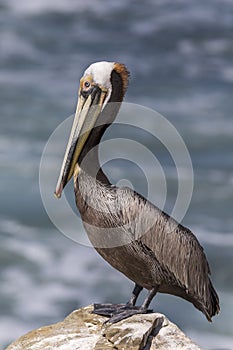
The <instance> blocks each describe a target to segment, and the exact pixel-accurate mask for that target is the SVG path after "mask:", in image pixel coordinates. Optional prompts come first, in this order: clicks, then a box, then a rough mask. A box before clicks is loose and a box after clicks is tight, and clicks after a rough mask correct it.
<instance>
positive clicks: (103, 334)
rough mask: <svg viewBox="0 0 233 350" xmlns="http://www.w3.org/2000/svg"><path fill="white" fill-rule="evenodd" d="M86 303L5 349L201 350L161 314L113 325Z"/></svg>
mask: <svg viewBox="0 0 233 350" xmlns="http://www.w3.org/2000/svg"><path fill="white" fill-rule="evenodd" d="M92 310H93V307H92V306H87V307H84V308H82V309H79V310H76V311H74V312H72V313H71V314H70V315H69V316H68V317H66V318H65V319H64V321H62V322H59V323H56V324H53V325H50V326H45V327H42V328H38V329H36V330H34V331H32V332H29V333H28V334H26V335H24V336H22V337H21V338H19V339H18V340H16V341H15V342H13V343H12V344H11V345H9V346H8V347H7V349H6V350H29V349H30V350H42V349H43V350H50V349H57V350H75V349H79V350H110V349H115V350H126V349H127V350H155V349H156V350H158V349H159V350H175V349H178V350H181V349H182V350H200V347H199V346H197V345H196V344H194V343H193V342H192V341H191V340H190V339H189V338H188V337H187V336H186V335H185V334H184V333H183V332H182V331H181V330H180V329H179V328H178V327H177V326H176V325H174V324H173V323H171V322H170V321H169V320H168V319H167V318H166V317H165V316H164V315H162V314H159V313H151V314H147V315H134V316H132V317H130V318H128V319H125V320H122V321H120V322H118V323H116V324H108V323H107V324H105V321H106V320H107V318H106V317H103V316H98V315H95V314H92V313H91V312H92Z"/></svg>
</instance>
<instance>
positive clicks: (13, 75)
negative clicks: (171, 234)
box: [0, 0, 233, 350]
mask: <svg viewBox="0 0 233 350" xmlns="http://www.w3.org/2000/svg"><path fill="white" fill-rule="evenodd" d="M0 29H1V30H0V105H1V128H0V194H1V195H0V240H1V244H0V349H4V348H5V347H6V345H7V344H9V343H10V342H11V341H13V340H14V339H16V338H17V337H19V336H20V335H22V334H24V333H25V332H27V331H29V330H31V329H33V328H36V327H39V326H42V325H46V324H49V323H52V322H57V321H59V320H61V319H62V318H63V317H65V316H66V315H67V314H68V313H69V312H71V311H72V310H74V309H75V308H78V307H81V306H84V305H87V304H90V303H93V302H124V301H126V300H127V299H128V297H129V295H130V291H131V289H132V283H131V282H130V281H128V280H127V279H126V278H125V277H124V276H123V275H121V274H120V273H119V272H117V271H115V270H113V269H112V268H111V267H110V266H108V265H107V263H105V261H103V260H102V259H101V258H100V257H99V256H98V254H97V253H96V252H95V251H94V249H92V248H91V247H87V246H85V245H84V244H77V243H75V242H74V241H73V240H71V239H69V238H68V237H66V236H65V235H64V234H62V233H61V232H60V231H59V230H58V229H57V228H56V227H55V226H54V225H53V223H52V222H51V220H50V218H49V216H48V215H47V212H46V210H45V208H44V206H43V202H42V199H41V195H40V188H39V170H40V161H41V156H42V152H43V149H44V147H45V145H46V143H47V141H48V139H49V137H50V135H51V134H52V133H53V132H54V130H55V129H56V128H57V127H58V126H59V125H60V123H61V122H63V121H64V120H65V119H66V118H67V117H68V116H70V115H71V114H73V112H74V110H75V105H76V99H77V89H78V84H79V78H80V77H81V75H82V72H83V71H84V69H85V68H86V67H87V66H88V65H89V64H90V63H92V62H95V61H99V60H110V61H119V62H123V63H125V64H126V65H127V67H128V68H129V70H130V72H131V79H130V85H129V89H128V92H127V95H126V101H127V102H130V103H136V104H140V105H143V106H145V107H149V108H152V109H154V110H156V111H158V112H159V113H161V114H162V115H163V116H165V117H166V118H167V120H168V121H170V122H171V123H172V124H173V125H174V127H175V128H176V129H177V130H178V132H179V134H180V135H181V136H182V138H183V140H184V142H185V144H186V146H187V148H188V150H189V153H190V156H191V160H192V164H193V172H194V189H193V195H192V199H191V203H190V206H189V208H188V211H187V213H186V215H185V217H184V218H183V224H185V225H187V226H188V227H190V228H191V229H192V231H193V232H194V233H195V234H196V236H197V237H198V239H199V240H200V242H201V244H202V245H203V247H204V249H205V252H206V254H207V257H208V260H209V262H210V266H211V270H212V280H213V283H214V285H215V287H216V289H217V291H218V293H219V297H220V304H221V313H220V315H219V316H217V317H215V318H214V319H213V323H212V324H209V323H208V322H207V321H206V320H205V318H204V317H203V315H202V314H201V313H200V312H198V311H197V310H196V309H194V308H193V306H192V305H190V304H188V303H187V302H185V301H183V300H178V298H174V297H172V296H166V295H158V296H157V297H156V298H155V300H154V301H153V303H152V306H153V308H154V309H156V310H158V311H160V312H162V313H165V314H166V315H167V316H168V317H169V318H170V319H171V320H172V321H173V322H175V323H176V324H177V325H178V326H180V327H181V328H182V329H183V330H184V331H185V332H186V333H187V334H188V335H189V336H190V337H191V338H192V339H194V340H195V341H196V342H197V343H198V344H199V345H201V346H202V347H203V348H204V349H211V350H217V349H219V350H220V349H228V350H230V349H233V268H232V266H233V216H232V211H233V155H232V150H233V116H232V110H233V99H232V96H233V65H232V62H233V36H232V33H233V1H231V0H222V1H219V0H218V1H217V0H206V1H205V2H204V1H200V0H190V1H185V0H178V1H175V2H174V1H172V0H163V1H162V0H158V1H152V0H146V1H144V2H141V3H140V2H136V1H133V0H131V1H130V0H126V1H123V0H118V1H111V2H106V1H103V0H102V1H101V0H91V1H90V0H85V1H83V0H76V1H73V0H67V1H64V0H59V1H58V0H56V1H54V0H52V1H49V2H48V1H44V0H35V1H31V2H29V1H26V0H22V1H20V2H19V1H16V0H1V2H0ZM132 118H133V115H132ZM144 119H145V123H150V122H148V121H147V118H146V117H145V116H144ZM149 127H151V128H154V127H155V126H154V125H152V124H149ZM125 132H126V131H125V128H124V127H122V126H119V127H117V126H116V127H115V129H114V128H112V130H111V129H110V130H109V131H108V137H114V136H113V135H114V134H115V133H116V135H118V137H121V135H124V136H125ZM128 132H129V134H130V135H131V136H132V134H133V136H135V138H136V140H140V136H138V135H137V133H136V132H135V134H134V130H128ZM125 137H126V136H125ZM141 139H143V142H144V145H146V146H147V148H148V149H153V151H154V153H155V154H157V155H158V160H159V162H160V163H161V166H162V168H163V171H164V173H165V175H166V180H167V198H166V208H167V210H168V211H170V210H171V208H172V206H173V205H174V202H175V199H176V195H177V172H176V168H175V166H174V164H173V163H172V162H171V159H170V158H169V157H168V154H167V152H166V151H165V150H164V148H163V147H160V145H158V144H157V143H156V142H155V143H154V139H151V137H149V135H148V134H142V136H141ZM61 142H62V141H61ZM54 147H55V150H54V153H53V154H52V156H51V157H52V158H51V159H50V160H51V164H52V165H53V168H52V169H53V172H51V176H50V180H51V181H53V176H54V187H55V184H56V180H57V175H58V174H57V173H56V171H55V170H56V167H57V168H59V166H60V161H61V158H62V154H59V152H58V148H56V144H54ZM108 151H109V152H110V153H111V151H112V152H113V155H114V154H115V153H114V152H115V151H116V150H115V149H114V148H112V150H111V148H110V149H108ZM139 156H140V154H139ZM113 158H114V156H113ZM140 159H141V158H140ZM140 161H141V160H140ZM138 162H139V160H138ZM140 164H141V167H142V168H143V171H144V172H146V174H147V176H148V177H149V178H154V177H156V173H154V171H153V167H152V165H151V164H150V163H149V162H148V159H147V158H145V159H144V158H143V160H142V161H141V163H140ZM106 171H107V172H108V174H109V176H110V178H111V179H112V181H113V182H115V183H117V182H120V181H121V179H124V181H123V183H126V182H125V181H128V183H130V184H133V187H134V188H135V189H136V190H137V191H138V192H140V193H142V194H145V195H146V191H147V186H146V182H145V174H144V173H143V171H142V170H141V169H139V168H138V167H137V166H136V165H135V164H132V163H131V162H128V161H125V160H124V159H118V160H117V159H116V160H114V159H113V160H112V161H111V162H109V163H107V164H106ZM51 177H52V179H51ZM43 186H46V184H44V183H43ZM71 187H72V185H71ZM155 193H157V192H156V188H155ZM52 196H53V193H52V192H51V197H52ZM152 200H153V195H152ZM154 201H155V202H156V195H154ZM56 206H58V204H56ZM59 210H60V211H58V213H57V215H58V216H59V215H62V206H61V208H60V209H59ZM64 220H66V219H65V218H64ZM69 225H70V222H69V220H67V227H68V226H69ZM77 235H83V236H85V234H84V233H83V229H82V226H81V225H80V222H79V219H78V217H77Z"/></svg>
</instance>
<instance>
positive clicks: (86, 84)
mask: <svg viewBox="0 0 233 350" xmlns="http://www.w3.org/2000/svg"><path fill="white" fill-rule="evenodd" d="M83 86H84V87H85V88H86V89H88V88H89V87H90V86H91V83H90V82H89V81H88V80H86V81H85V82H84V84H83Z"/></svg>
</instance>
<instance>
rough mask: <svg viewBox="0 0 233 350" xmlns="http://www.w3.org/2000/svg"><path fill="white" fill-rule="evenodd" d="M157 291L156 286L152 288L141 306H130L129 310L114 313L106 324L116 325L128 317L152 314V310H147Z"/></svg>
mask: <svg viewBox="0 0 233 350" xmlns="http://www.w3.org/2000/svg"><path fill="white" fill-rule="evenodd" d="M157 291H158V286H156V287H154V288H152V289H151V290H150V291H149V293H148V295H147V297H146V299H145V300H144V302H143V304H142V305H141V306H131V307H129V308H125V309H124V310H122V311H120V312H119V313H115V314H114V315H113V316H112V317H111V318H110V319H109V320H108V321H107V322H110V323H117V322H119V321H121V320H124V319H125V318H128V317H130V316H133V315H137V314H146V313H150V312H153V310H152V309H150V310H149V309H148V307H149V305H150V303H151V300H152V299H153V298H154V296H155V294H156V293H157Z"/></svg>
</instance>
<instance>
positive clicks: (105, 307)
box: [92, 284, 143, 317]
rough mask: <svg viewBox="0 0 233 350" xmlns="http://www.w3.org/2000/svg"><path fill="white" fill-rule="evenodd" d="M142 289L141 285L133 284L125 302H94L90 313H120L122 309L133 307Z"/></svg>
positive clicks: (104, 314) (103, 314)
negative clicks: (128, 297)
mask: <svg viewBox="0 0 233 350" xmlns="http://www.w3.org/2000/svg"><path fill="white" fill-rule="evenodd" d="M142 289H143V288H142V287H141V286H139V285H137V284H135V287H134V290H133V293H132V295H131V298H130V299H129V301H128V302H127V303H126V304H94V310H93V311H92V313H94V314H97V315H102V316H108V317H112V316H113V315H115V314H120V313H121V312H122V311H124V310H128V309H130V308H132V307H134V305H135V303H136V301H137V298H138V296H139V294H140V292H141V291H142Z"/></svg>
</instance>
